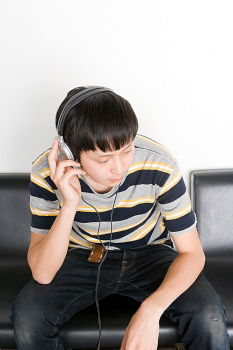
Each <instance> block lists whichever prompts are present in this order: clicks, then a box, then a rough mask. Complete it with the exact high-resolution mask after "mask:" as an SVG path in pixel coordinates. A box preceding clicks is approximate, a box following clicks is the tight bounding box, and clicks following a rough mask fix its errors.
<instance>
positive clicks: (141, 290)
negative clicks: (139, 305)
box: [124, 281, 150, 297]
mask: <svg viewBox="0 0 233 350" xmlns="http://www.w3.org/2000/svg"><path fill="white" fill-rule="evenodd" d="M124 283H128V284H130V285H131V286H133V287H134V288H136V289H138V290H140V292H142V293H143V294H145V295H146V296H147V297H149V296H150V294H148V293H146V292H144V290H143V289H141V288H139V287H137V286H135V285H134V284H133V283H131V282H127V281H124Z"/></svg>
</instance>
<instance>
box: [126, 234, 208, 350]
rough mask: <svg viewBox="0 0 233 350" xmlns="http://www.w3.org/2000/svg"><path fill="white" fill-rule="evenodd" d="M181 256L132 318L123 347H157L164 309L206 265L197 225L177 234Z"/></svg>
mask: <svg viewBox="0 0 233 350" xmlns="http://www.w3.org/2000/svg"><path fill="white" fill-rule="evenodd" d="M173 239H174V241H175V244H176V247H177V250H178V252H179V254H178V256H177V257H176V258H175V259H174V261H173V262H172V263H171V265H170V266H169V268H168V271H167V273H166V275H165V277H164V280H163V282H162V283H161V285H160V286H159V288H157V290H156V291H155V292H154V293H152V294H151V295H150V296H149V297H147V298H146V299H145V300H144V301H143V302H142V303H141V305H140V307H139V308H138V310H137V311H136V313H135V314H134V315H133V317H132V318H131V320H130V322H129V324H128V327H127V328H126V331H125V335H124V338H123V340H122V343H121V347H120V350H126V349H127V348H128V346H129V345H131V346H132V349H134V348H135V349H136V348H137V349H144V348H147V349H149V350H153V349H157V346H158V337H159V320H160V317H161V315H162V314H163V312H164V310H166V308H167V307H168V306H169V305H170V304H171V303H172V302H173V301H174V300H175V299H176V298H178V297H179V295H181V294H182V293H183V292H184V291H185V290H186V289H188V288H189V287H190V286H191V284H192V283H193V282H194V281H195V279H196V278H197V277H198V275H199V274H200V272H201V270H202V269H203V267H204V264H205V255H204V252H203V249H202V246H201V243H200V240H199V236H198V232H197V230H196V228H193V229H192V230H191V231H187V232H185V233H182V234H179V235H174V236H173Z"/></svg>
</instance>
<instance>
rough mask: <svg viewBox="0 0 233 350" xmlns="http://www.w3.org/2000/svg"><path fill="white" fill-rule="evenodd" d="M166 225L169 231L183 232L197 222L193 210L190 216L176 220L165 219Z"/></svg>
mask: <svg viewBox="0 0 233 350" xmlns="http://www.w3.org/2000/svg"><path fill="white" fill-rule="evenodd" d="M164 222H165V225H166V227H167V228H168V230H169V231H171V232H174V233H175V231H182V230H184V229H186V228H187V227H189V226H192V225H193V224H194V222H195V216H194V212H193V210H191V211H190V212H189V213H188V214H186V215H184V216H181V217H180V218H178V219H174V220H166V219H164Z"/></svg>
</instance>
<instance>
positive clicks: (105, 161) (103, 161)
mask: <svg viewBox="0 0 233 350" xmlns="http://www.w3.org/2000/svg"><path fill="white" fill-rule="evenodd" d="M131 151H132V149H130V150H129V151H125V152H124V153H130V152H131ZM107 161H108V159H107V160H102V161H101V162H98V163H107Z"/></svg>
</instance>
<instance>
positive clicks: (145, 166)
mask: <svg viewBox="0 0 233 350" xmlns="http://www.w3.org/2000/svg"><path fill="white" fill-rule="evenodd" d="M138 170H159V171H162V172H165V173H168V174H171V173H172V170H173V167H172V166H171V165H170V164H167V163H164V162H153V161H147V162H134V163H132V165H131V166H130V167H129V171H128V174H132V173H134V172H136V171H138Z"/></svg>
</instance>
